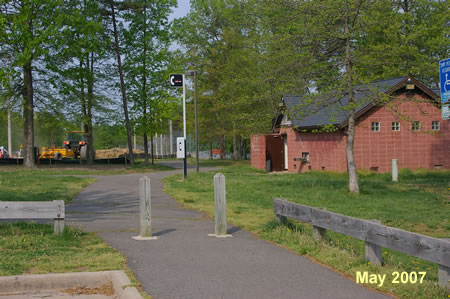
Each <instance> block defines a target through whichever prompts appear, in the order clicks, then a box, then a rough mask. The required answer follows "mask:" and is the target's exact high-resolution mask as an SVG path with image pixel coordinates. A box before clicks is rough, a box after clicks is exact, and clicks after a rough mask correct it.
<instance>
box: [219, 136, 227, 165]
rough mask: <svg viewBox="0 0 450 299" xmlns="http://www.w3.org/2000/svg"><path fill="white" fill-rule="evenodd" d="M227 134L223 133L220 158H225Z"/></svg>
mask: <svg viewBox="0 0 450 299" xmlns="http://www.w3.org/2000/svg"><path fill="white" fill-rule="evenodd" d="M225 143H226V141H225V135H222V141H221V143H220V147H221V151H220V159H222V160H223V159H225Z"/></svg>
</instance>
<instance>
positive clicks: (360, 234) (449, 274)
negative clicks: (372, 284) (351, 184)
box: [273, 198, 450, 288]
mask: <svg viewBox="0 0 450 299" xmlns="http://www.w3.org/2000/svg"><path fill="white" fill-rule="evenodd" d="M273 210H274V213H275V215H276V217H277V219H278V221H281V222H283V221H286V217H289V218H294V219H297V220H300V221H302V222H306V223H310V224H312V226H313V232H314V236H315V237H316V238H317V239H321V238H324V237H325V234H326V230H332V231H334V232H337V233H341V234H345V235H349V236H352V237H354V238H357V239H360V240H363V241H365V242H366V259H367V260H368V261H370V262H371V263H374V264H382V256H381V247H385V248H389V249H392V250H396V251H399V252H403V253H406V254H408V255H412V256H415V257H418V258H421V259H424V260H427V261H430V262H433V263H436V264H438V266H439V267H438V269H439V270H438V276H439V284H440V285H441V286H442V287H447V288H450V284H449V279H450V242H449V241H448V240H446V239H438V238H432V237H428V236H424V235H420V234H416V233H412V232H408V231H405V230H401V229H398V228H394V227H390V226H385V225H382V224H380V223H379V222H378V223H377V222H376V221H374V220H362V219H358V218H353V217H349V216H345V215H341V214H336V213H332V212H327V211H324V210H322V209H319V208H313V207H309V206H305V205H301V204H297V203H293V202H289V201H287V200H284V199H282V198H275V199H274V200H273Z"/></svg>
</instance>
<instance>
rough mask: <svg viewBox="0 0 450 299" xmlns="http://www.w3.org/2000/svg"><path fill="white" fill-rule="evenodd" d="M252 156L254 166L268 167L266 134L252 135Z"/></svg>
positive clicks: (259, 167)
mask: <svg viewBox="0 0 450 299" xmlns="http://www.w3.org/2000/svg"><path fill="white" fill-rule="evenodd" d="M250 157H251V165H252V167H253V168H257V169H261V170H265V169H266V135H261V134H257V135H252V136H251V139H250Z"/></svg>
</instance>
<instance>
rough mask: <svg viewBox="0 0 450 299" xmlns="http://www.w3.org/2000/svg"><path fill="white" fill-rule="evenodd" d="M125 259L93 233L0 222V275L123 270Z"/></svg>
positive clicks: (31, 224) (39, 225) (49, 226)
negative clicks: (57, 233)
mask: <svg viewBox="0 0 450 299" xmlns="http://www.w3.org/2000/svg"><path fill="white" fill-rule="evenodd" d="M124 265H125V258H124V257H123V255H122V254H121V253H120V252H119V251H117V250H115V249H112V248H111V247H109V246H108V245H107V244H106V243H105V242H104V241H103V240H102V239H100V238H99V237H97V236H96V235H95V234H93V233H86V232H82V231H80V230H79V229H75V228H72V227H66V229H65V230H64V233H62V234H60V235H55V234H53V227H52V226H51V225H46V224H36V223H29V224H27V223H15V224H1V225H0V275H18V274H23V273H35V274H38V273H50V272H52V273H60V272H80V271H102V270H116V269H123V268H124Z"/></svg>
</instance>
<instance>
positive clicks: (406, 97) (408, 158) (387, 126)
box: [251, 76, 450, 172]
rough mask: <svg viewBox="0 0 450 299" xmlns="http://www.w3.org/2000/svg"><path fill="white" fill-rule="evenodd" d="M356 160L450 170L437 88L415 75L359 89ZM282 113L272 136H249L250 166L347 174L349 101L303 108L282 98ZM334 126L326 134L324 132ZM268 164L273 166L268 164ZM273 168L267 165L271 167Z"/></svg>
mask: <svg viewBox="0 0 450 299" xmlns="http://www.w3.org/2000/svg"><path fill="white" fill-rule="evenodd" d="M355 91H356V93H355V100H356V101H357V102H358V104H359V108H357V110H356V125H355V143H354V150H355V160H356V166H357V168H358V169H366V170H372V171H379V172H389V171H391V165H392V159H397V160H398V166H399V168H409V169H411V170H415V169H418V168H427V169H436V168H437V169H441V168H445V169H449V168H450V121H449V120H442V116H441V110H440V96H439V92H438V90H432V89H429V88H427V87H426V86H424V85H423V84H422V83H420V82H419V81H417V80H415V79H414V78H412V77H411V76H408V77H402V78H396V79H391V80H385V81H377V82H373V83H371V84H368V85H364V86H363V85H361V86H355ZM282 100H283V104H284V112H283V113H280V114H279V116H278V117H277V119H276V125H275V129H274V133H273V134H267V135H253V136H252V138H251V163H252V167H255V168H259V169H268V167H270V169H271V170H272V171H280V170H288V171H289V172H305V171H309V170H331V171H339V172H343V171H346V170H347V157H346V151H345V148H346V135H345V133H346V128H347V118H348V117H347V112H346V111H345V109H341V108H340V107H343V106H345V104H346V103H347V101H348V99H347V98H346V97H345V96H344V97H342V98H331V99H328V100H327V101H326V102H325V104H324V103H320V104H317V103H313V104H310V105H301V106H300V105H299V104H300V103H302V102H304V99H303V98H302V97H296V96H285V97H283V99H282ZM326 127H327V128H332V130H328V131H332V132H325V131H324V128H326ZM267 161H269V162H267ZM268 164H269V165H268Z"/></svg>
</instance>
